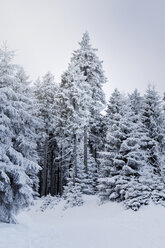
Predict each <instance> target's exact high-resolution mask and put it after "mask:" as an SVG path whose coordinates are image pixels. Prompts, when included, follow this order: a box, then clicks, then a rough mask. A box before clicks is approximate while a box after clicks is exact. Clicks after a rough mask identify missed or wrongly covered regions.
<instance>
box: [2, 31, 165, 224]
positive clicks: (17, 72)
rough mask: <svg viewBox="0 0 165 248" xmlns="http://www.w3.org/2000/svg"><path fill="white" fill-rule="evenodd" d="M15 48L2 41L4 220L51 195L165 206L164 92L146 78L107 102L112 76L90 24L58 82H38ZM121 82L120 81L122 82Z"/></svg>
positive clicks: (72, 200) (78, 201)
mask: <svg viewBox="0 0 165 248" xmlns="http://www.w3.org/2000/svg"><path fill="white" fill-rule="evenodd" d="M14 56H15V53H14V52H13V51H11V50H9V49H8V47H7V46H6V45H4V46H2V47H1V48H0V221H1V222H6V223H15V222H16V220H15V215H16V214H17V213H18V212H19V211H20V210H22V209H23V208H26V207H28V206H30V205H31V204H32V202H33V200H34V199H36V198H38V197H43V196H47V195H51V196H55V197H56V196H58V197H61V198H65V199H66V200H67V204H68V207H73V206H80V205H82V204H83V197H82V195H84V194H86V195H95V194H96V195H98V197H99V199H100V202H101V203H102V204H103V203H104V202H107V201H116V202H122V203H123V205H124V207H125V208H126V209H129V208H130V209H132V210H134V211H137V210H138V209H139V208H140V207H141V206H142V205H148V204H149V202H150V201H152V202H154V203H155V204H161V205H162V206H165V96H164V97H163V94H162V92H161V94H162V95H160V94H159V93H158V92H157V91H156V89H155V87H154V86H152V85H149V86H148V88H147V89H146V92H145V93H144V94H143V95H141V94H140V93H139V92H138V90H137V89H135V91H134V92H133V93H129V94H123V93H121V92H120V91H119V90H118V89H115V90H114V91H113V92H112V94H111V96H110V99H109V100H108V102H106V100H105V93H104V91H103V85H104V84H105V83H106V82H107V78H106V77H105V75H104V70H103V63H102V61H100V59H99V58H98V56H97V49H95V48H93V47H92V45H91V44H90V38H89V34H88V32H85V33H84V34H83V36H82V40H81V41H80V42H79V49H77V50H75V51H73V53H72V57H71V59H70V62H69V64H68V68H67V69H66V70H65V71H64V73H63V74H62V75H61V81H60V82H56V80H55V78H54V76H53V74H52V73H51V72H47V73H46V75H44V76H43V77H42V78H38V79H37V80H36V81H35V82H31V81H30V80H29V76H28V75H26V73H25V71H24V69H23V67H22V66H20V65H17V64H14V62H13V61H14ZM121 83H122V82H121Z"/></svg>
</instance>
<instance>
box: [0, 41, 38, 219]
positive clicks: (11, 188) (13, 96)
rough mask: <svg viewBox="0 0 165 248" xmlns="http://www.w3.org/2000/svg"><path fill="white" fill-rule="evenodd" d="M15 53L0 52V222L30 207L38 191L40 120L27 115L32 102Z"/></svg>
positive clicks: (4, 50) (1, 50) (2, 49)
mask: <svg viewBox="0 0 165 248" xmlns="http://www.w3.org/2000/svg"><path fill="white" fill-rule="evenodd" d="M13 57H14V53H13V52H12V51H9V50H8V48H7V47H6V46H4V47H3V48H1V49H0V147H1V149H0V203H1V204H0V220H1V221H4V222H14V221H15V219H14V215H15V214H16V213H17V212H18V211H19V210H20V209H22V208H23V207H26V206H28V205H29V204H31V202H32V200H33V195H34V194H35V190H37V189H38V179H37V173H38V171H39V166H38V164H37V153H36V151H35V148H36V126H37V120H36V119H35V118H34V119H33V116H32V115H31V114H30V113H29V112H28V109H29V107H30V106H31V104H32V103H31V102H30V101H29V100H28V98H27V97H26V95H24V94H23V93H24V92H23V91H22V90H20V88H22V87H24V86H23V85H24V83H25V84H26V82H25V81H23V82H22V86H21V87H20V86H19V83H20V81H19V79H18V77H17V76H16V73H17V70H18V66H16V65H14V64H12V59H13Z"/></svg>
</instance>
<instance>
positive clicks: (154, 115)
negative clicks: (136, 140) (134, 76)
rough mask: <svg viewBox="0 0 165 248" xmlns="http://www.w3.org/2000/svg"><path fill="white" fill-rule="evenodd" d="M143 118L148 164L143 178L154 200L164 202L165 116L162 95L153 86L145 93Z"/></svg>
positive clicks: (144, 146)
mask: <svg viewBox="0 0 165 248" xmlns="http://www.w3.org/2000/svg"><path fill="white" fill-rule="evenodd" d="M141 120H142V124H143V132H144V134H145V135H144V138H143V143H142V150H143V151H144V153H145V158H146V164H147V165H146V167H145V168H144V175H145V177H144V179H143V180H144V181H146V184H147V185H148V186H149V187H150V189H151V191H152V194H151V198H152V199H153V200H154V202H155V203H161V204H164V201H165V194H164V192H165V184H164V177H163V176H162V169H163V167H164V161H163V160H164V159H163V153H164V148H165V146H164V145H165V140H164V117H163V108H162V104H161V100H160V96H159V95H158V93H157V92H156V90H155V88H154V87H152V86H149V87H148V89H147V91H146V94H145V95H144V103H143V109H142V114H141ZM146 178H147V179H146Z"/></svg>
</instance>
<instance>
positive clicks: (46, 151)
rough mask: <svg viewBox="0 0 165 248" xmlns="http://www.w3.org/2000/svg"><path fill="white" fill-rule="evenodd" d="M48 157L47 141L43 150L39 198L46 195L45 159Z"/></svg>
mask: <svg viewBox="0 0 165 248" xmlns="http://www.w3.org/2000/svg"><path fill="white" fill-rule="evenodd" d="M47 156H48V144H47V141H46V142H45V149H44V165H43V170H42V189H41V196H44V195H46V188H47V160H48V158H47Z"/></svg>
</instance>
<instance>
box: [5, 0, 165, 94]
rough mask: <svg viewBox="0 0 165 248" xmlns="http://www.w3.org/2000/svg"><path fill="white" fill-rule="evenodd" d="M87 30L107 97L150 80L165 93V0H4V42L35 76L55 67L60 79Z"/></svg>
mask: <svg viewBox="0 0 165 248" xmlns="http://www.w3.org/2000/svg"><path fill="white" fill-rule="evenodd" d="M86 30H88V31H89V34H90V37H91V44H92V45H93V47H95V48H98V49H99V50H98V56H99V58H100V59H101V60H103V67H104V70H105V75H106V77H107V78H108V83H107V85H106V86H105V87H104V89H105V92H106V95H107V97H109V95H110V94H111V93H112V91H113V89H114V88H116V87H117V88H118V89H119V90H121V91H122V92H123V91H125V92H131V91H133V90H134V88H138V89H139V91H141V92H143V91H144V90H145V89H146V87H147V85H148V84H149V83H154V84H155V85H156V88H157V90H158V91H159V92H161V93H163V92H164V91H165V83H164V81H165V68H164V65H165V0H0V42H1V43H2V42H3V41H7V43H8V45H9V47H10V48H11V49H13V50H16V51H17V56H16V62H17V63H19V64H21V65H22V66H23V67H24V68H25V70H26V72H27V73H28V74H29V75H30V76H31V79H33V80H35V79H36V78H37V77H38V76H42V75H44V74H45V73H46V72H47V71H48V70H50V71H51V72H52V73H53V74H54V75H55V78H56V81H59V80H60V75H61V74H62V72H63V71H65V69H66V68H67V65H68V63H69V61H70V57H71V54H72V52H73V50H76V49H77V48H78V43H77V42H78V41H80V40H81V37H82V33H83V32H84V31H86Z"/></svg>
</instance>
